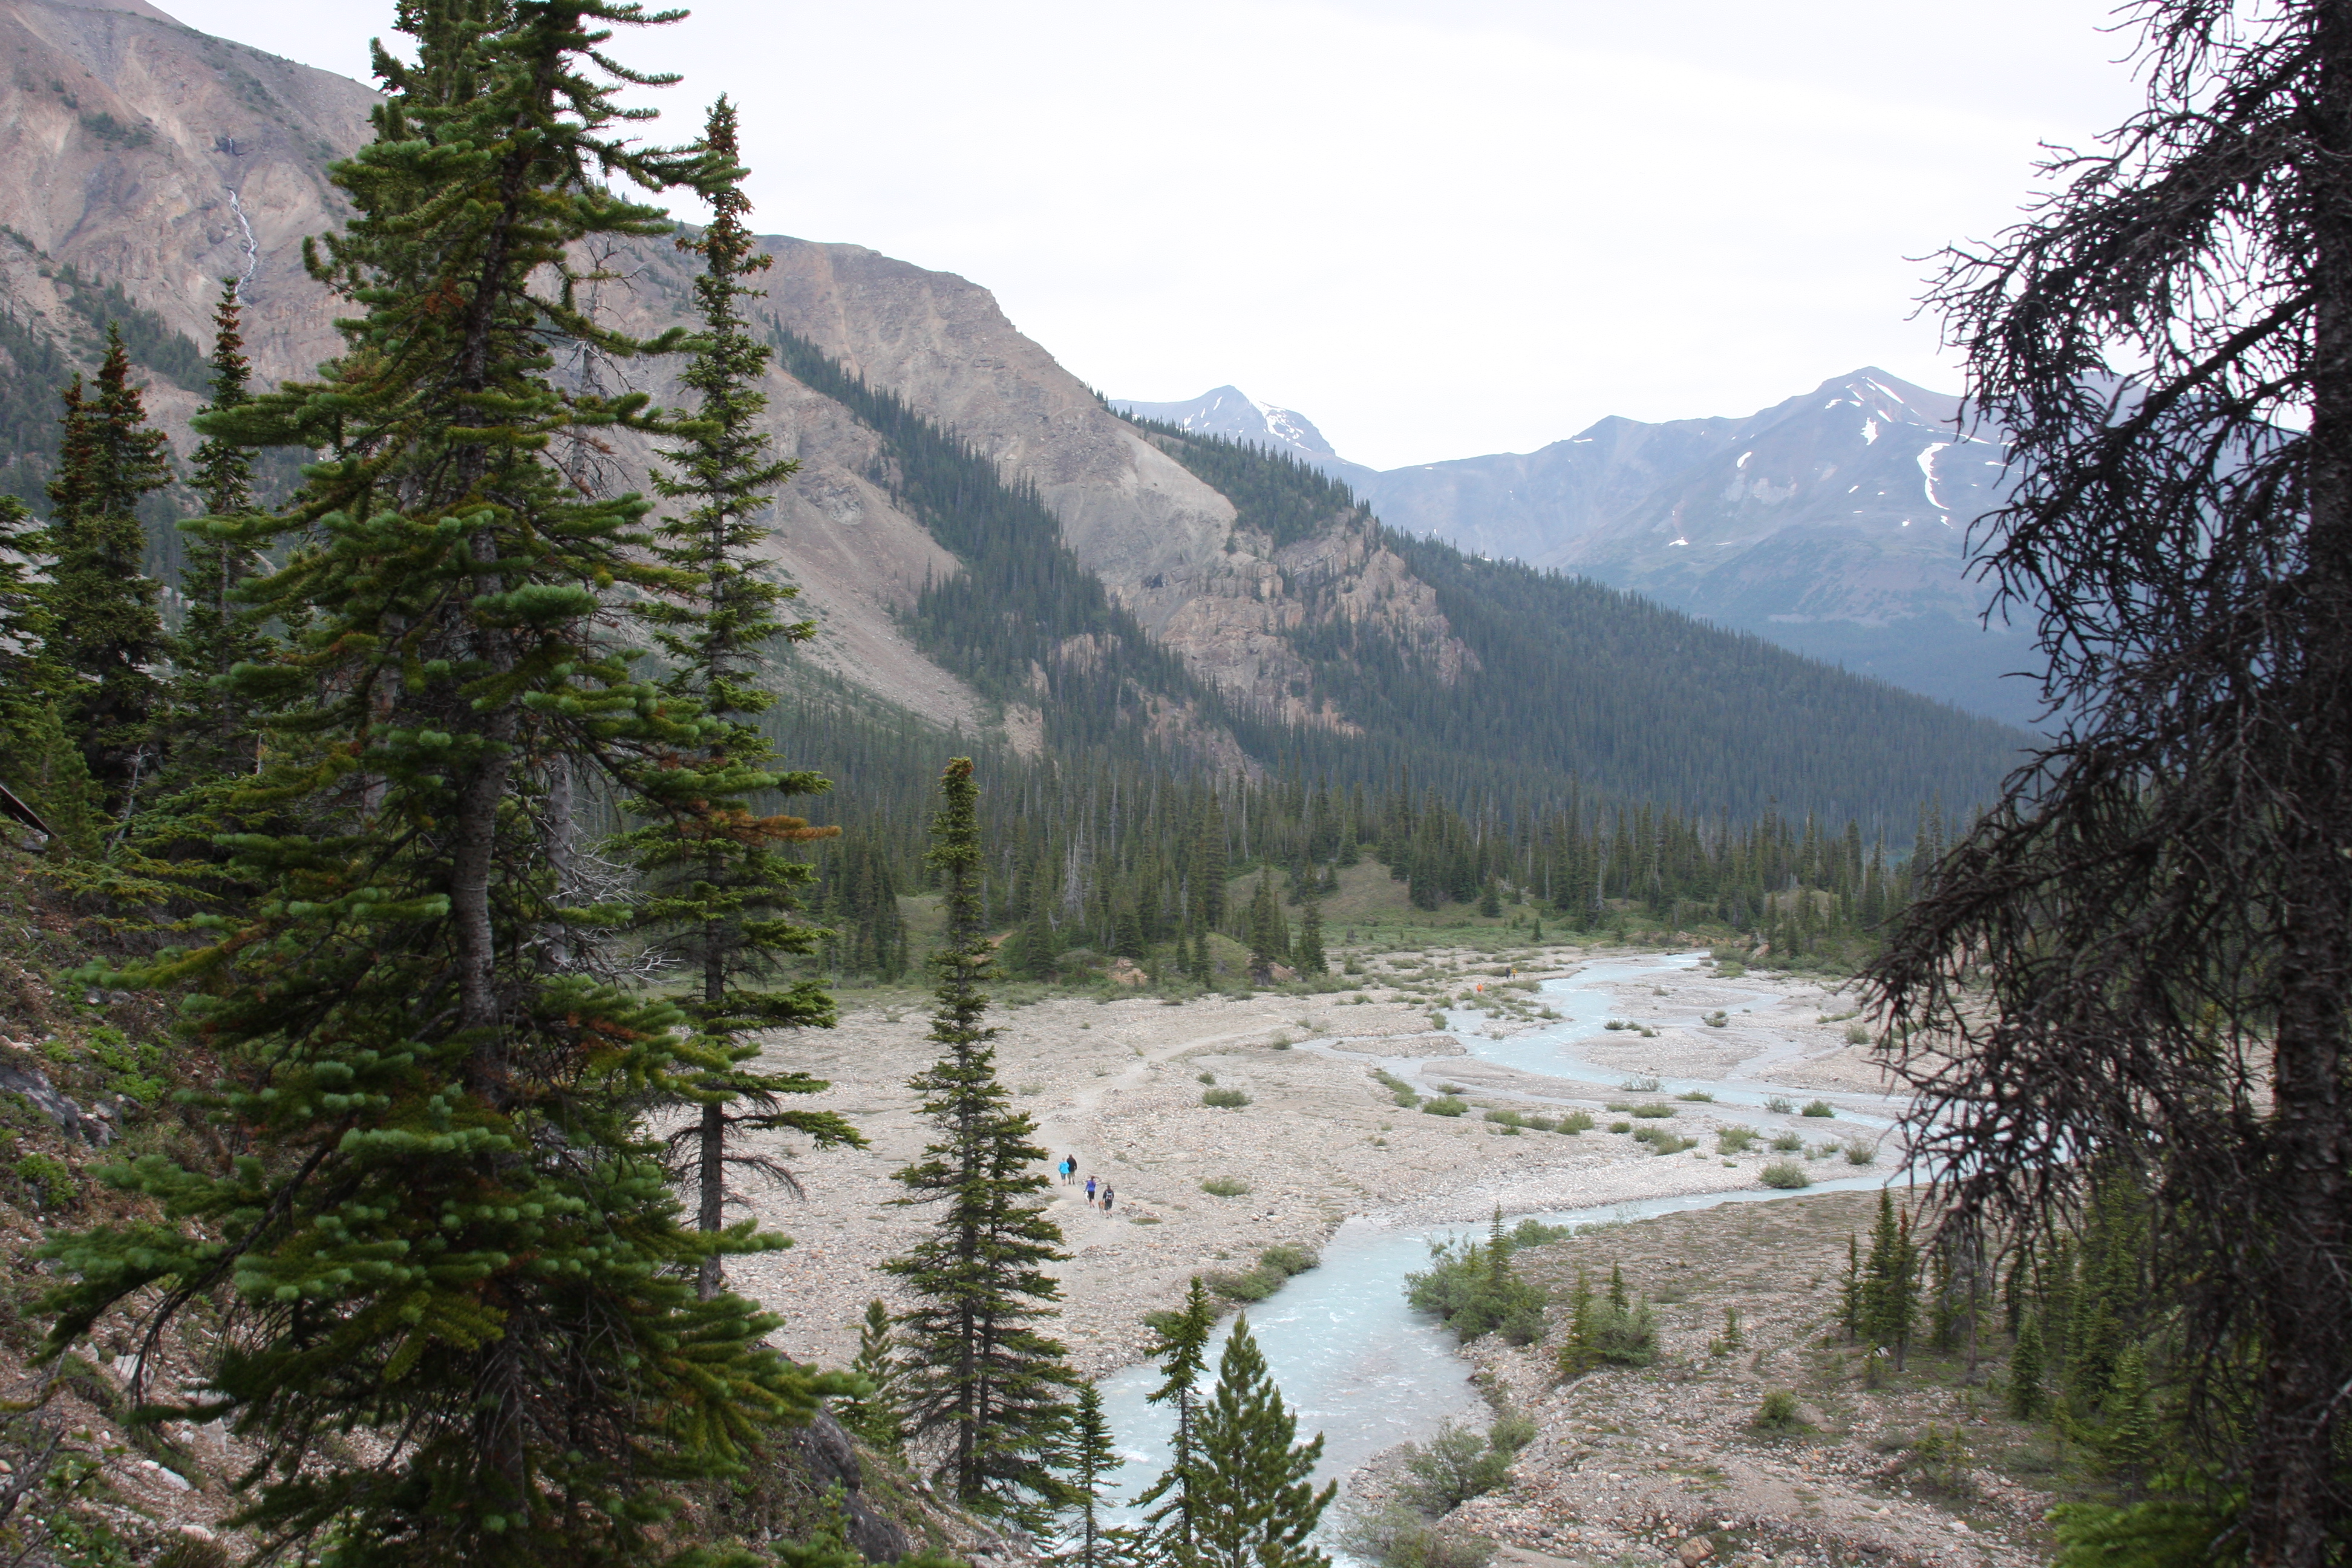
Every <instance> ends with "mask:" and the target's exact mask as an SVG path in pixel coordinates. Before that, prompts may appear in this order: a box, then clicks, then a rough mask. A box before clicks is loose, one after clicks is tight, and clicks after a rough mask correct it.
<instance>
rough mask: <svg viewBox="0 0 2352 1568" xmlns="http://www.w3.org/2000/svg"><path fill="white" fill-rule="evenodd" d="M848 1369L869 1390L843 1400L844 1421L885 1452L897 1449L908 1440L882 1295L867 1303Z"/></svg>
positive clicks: (893, 1342)
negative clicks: (855, 1347) (854, 1351)
mask: <svg viewBox="0 0 2352 1568" xmlns="http://www.w3.org/2000/svg"><path fill="white" fill-rule="evenodd" d="M849 1372H850V1375H851V1376H853V1377H855V1378H857V1379H858V1380H859V1381H860V1382H862V1383H863V1384H865V1385H866V1391H865V1392H864V1393H862V1394H856V1395H854V1396H853V1397H851V1398H849V1399H847V1400H845V1401H843V1402H842V1404H841V1405H840V1410H841V1424H842V1425H843V1426H846V1427H848V1428H849V1429H850V1430H851V1431H853V1432H855V1433H856V1434H857V1435H858V1436H860V1437H863V1438H865V1439H866V1442H868V1443H870V1444H872V1445H873V1446H874V1447H877V1448H879V1449H881V1450H882V1451H883V1452H884V1453H886V1454H889V1453H896V1452H898V1449H899V1447H901V1446H902V1445H903V1444H904V1443H905V1442H906V1440H907V1434H906V1430H905V1424H904V1419H903V1417H902V1416H901V1415H900V1414H899V1409H898V1384H899V1381H900V1375H901V1369H900V1366H899V1363H898V1341H897V1340H896V1339H895V1338H894V1337H893V1336H892V1334H891V1323H890V1312H889V1309H888V1308H887V1307H885V1306H883V1305H882V1301H881V1299H880V1298H879V1297H877V1298H876V1299H875V1300H871V1301H868V1302H867V1303H866V1320H865V1321H864V1323H862V1324H861V1325H860V1326H859V1328H858V1331H857V1357H856V1360H855V1361H852V1362H851V1363H849Z"/></svg>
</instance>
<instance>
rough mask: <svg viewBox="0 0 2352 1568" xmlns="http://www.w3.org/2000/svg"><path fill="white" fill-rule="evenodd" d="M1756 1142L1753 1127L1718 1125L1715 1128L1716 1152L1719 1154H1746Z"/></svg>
mask: <svg viewBox="0 0 2352 1568" xmlns="http://www.w3.org/2000/svg"><path fill="white" fill-rule="evenodd" d="M1753 1142H1756V1129H1754V1128H1753V1127H1718V1128H1717V1129H1716V1130H1715V1152H1717V1153H1718V1154H1745V1153H1746V1152H1748V1145H1749V1144H1751V1143H1753Z"/></svg>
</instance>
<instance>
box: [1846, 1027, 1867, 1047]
mask: <svg viewBox="0 0 2352 1568" xmlns="http://www.w3.org/2000/svg"><path fill="white" fill-rule="evenodd" d="M1845 1043H1846V1044H1847V1045H1849V1046H1866V1045H1868V1044H1870V1031H1869V1029H1867V1028H1865V1027H1864V1026H1862V1025H1860V1024H1848V1025H1847V1026H1845Z"/></svg>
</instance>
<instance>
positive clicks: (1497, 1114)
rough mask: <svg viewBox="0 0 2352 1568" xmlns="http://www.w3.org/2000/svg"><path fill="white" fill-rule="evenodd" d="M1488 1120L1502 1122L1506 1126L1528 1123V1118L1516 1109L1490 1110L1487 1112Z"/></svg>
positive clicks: (1521, 1125) (1520, 1125)
mask: <svg viewBox="0 0 2352 1568" xmlns="http://www.w3.org/2000/svg"><path fill="white" fill-rule="evenodd" d="M1486 1120H1487V1121H1496V1122H1500V1123H1501V1124H1502V1125H1503V1126H1505V1127H1525V1126H1526V1125H1527V1124H1528V1119H1527V1118H1526V1117H1524V1116H1521V1115H1520V1114H1519V1113H1518V1112H1517V1111H1516V1110H1490V1111H1488V1112H1486Z"/></svg>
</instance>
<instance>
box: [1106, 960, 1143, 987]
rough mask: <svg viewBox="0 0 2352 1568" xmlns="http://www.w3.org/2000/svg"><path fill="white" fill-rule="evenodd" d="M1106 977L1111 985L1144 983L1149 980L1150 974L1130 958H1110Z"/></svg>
mask: <svg viewBox="0 0 2352 1568" xmlns="http://www.w3.org/2000/svg"><path fill="white" fill-rule="evenodd" d="M1108 979H1109V981H1110V983H1111V984H1113V985H1144V984H1150V980H1151V976H1150V975H1149V974H1147V973H1144V972H1143V971H1142V969H1140V968H1139V967H1138V966H1137V964H1136V962H1135V960H1133V959H1131V958H1114V959H1112V960H1111V961H1110V972H1109V974H1108Z"/></svg>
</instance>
